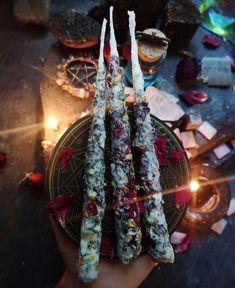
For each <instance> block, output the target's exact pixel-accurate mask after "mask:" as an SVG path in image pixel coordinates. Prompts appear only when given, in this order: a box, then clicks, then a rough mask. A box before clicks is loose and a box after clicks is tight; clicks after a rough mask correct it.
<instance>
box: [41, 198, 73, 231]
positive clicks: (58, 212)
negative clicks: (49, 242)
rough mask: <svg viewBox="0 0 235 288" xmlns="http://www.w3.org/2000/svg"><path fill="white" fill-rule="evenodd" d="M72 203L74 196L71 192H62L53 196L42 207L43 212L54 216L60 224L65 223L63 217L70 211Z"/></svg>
mask: <svg viewBox="0 0 235 288" xmlns="http://www.w3.org/2000/svg"><path fill="white" fill-rule="evenodd" d="M73 204H74V197H73V195H71V194H68V193H67V194H64V195H60V196H57V197H55V198H54V199H52V200H51V201H50V202H48V203H47V204H46V205H45V207H44V212H46V213H48V214H50V215H52V216H54V217H55V219H56V220H57V221H59V222H60V224H61V225H65V217H66V215H67V214H68V213H70V212H71V209H72V206H73Z"/></svg>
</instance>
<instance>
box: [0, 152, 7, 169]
mask: <svg viewBox="0 0 235 288" xmlns="http://www.w3.org/2000/svg"><path fill="white" fill-rule="evenodd" d="M6 161H7V154H6V153H4V152H0V167H2V166H3V165H4V164H5V163H6Z"/></svg>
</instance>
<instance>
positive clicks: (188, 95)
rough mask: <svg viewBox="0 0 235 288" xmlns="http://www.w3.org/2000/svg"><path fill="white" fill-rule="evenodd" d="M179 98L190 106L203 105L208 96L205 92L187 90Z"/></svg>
mask: <svg viewBox="0 0 235 288" xmlns="http://www.w3.org/2000/svg"><path fill="white" fill-rule="evenodd" d="M180 96H181V98H182V99H183V100H184V101H185V102H186V103H187V104H188V105H190V106H191V105H193V104H198V103H203V102H205V101H206V100H207V99H208V95H207V94H206V93H205V92H202V91H194V90H189V91H187V92H185V93H184V94H182V95H180Z"/></svg>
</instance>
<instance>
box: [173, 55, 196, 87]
mask: <svg viewBox="0 0 235 288" xmlns="http://www.w3.org/2000/svg"><path fill="white" fill-rule="evenodd" d="M198 72H199V68H198V64H197V59H196V58H192V57H184V58H183V59H182V60H180V61H179V63H178V64H177V67H176V74H175V79H176V81H177V82H178V83H181V84H189V83H192V82H194V81H196V80H197V75H198Z"/></svg>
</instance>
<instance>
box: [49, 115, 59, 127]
mask: <svg viewBox="0 0 235 288" xmlns="http://www.w3.org/2000/svg"><path fill="white" fill-rule="evenodd" d="M47 125H48V126H49V127H50V128H51V129H52V130H57V129H58V127H59V125H58V122H57V120H56V119H55V118H52V117H51V118H49V119H48V120H47Z"/></svg>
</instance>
